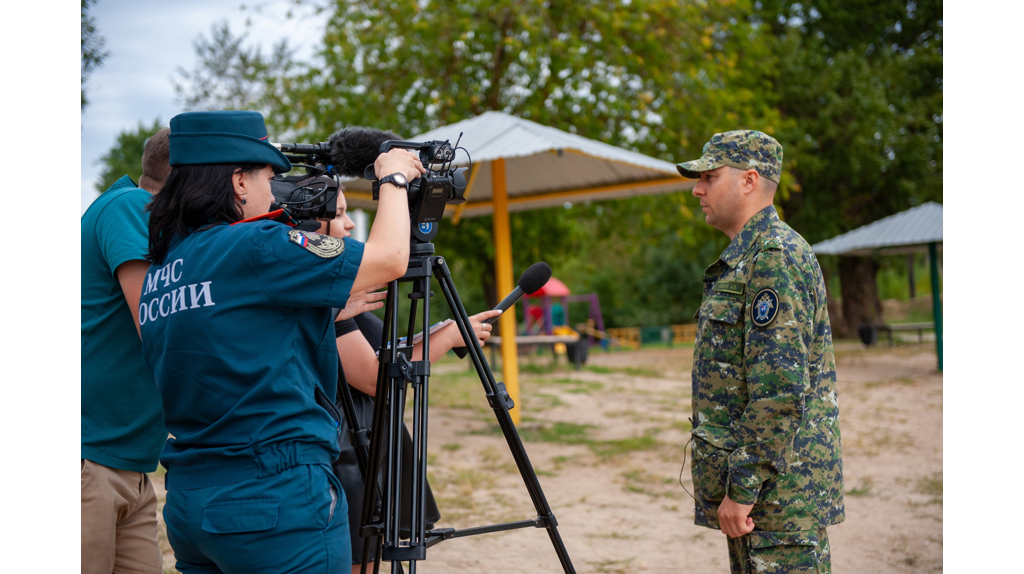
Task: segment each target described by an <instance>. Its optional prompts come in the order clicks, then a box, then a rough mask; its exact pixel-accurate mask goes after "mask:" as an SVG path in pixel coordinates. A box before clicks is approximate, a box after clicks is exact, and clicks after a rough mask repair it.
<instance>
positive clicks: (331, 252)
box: [288, 229, 345, 259]
mask: <svg viewBox="0 0 1024 574" xmlns="http://www.w3.org/2000/svg"><path fill="white" fill-rule="evenodd" d="M288 241H291V242H292V243H294V244H296V245H298V246H299V247H301V248H303V249H305V250H306V251H309V252H310V253H312V254H313V255H316V256H317V257H321V258H323V259H330V258H332V257H337V256H339V255H341V254H342V253H344V252H345V242H344V241H343V240H341V239H338V238H337V237H331V236H330V235H321V234H319V233H311V232H308V231H301V230H299V229H292V230H291V231H289V232H288Z"/></svg>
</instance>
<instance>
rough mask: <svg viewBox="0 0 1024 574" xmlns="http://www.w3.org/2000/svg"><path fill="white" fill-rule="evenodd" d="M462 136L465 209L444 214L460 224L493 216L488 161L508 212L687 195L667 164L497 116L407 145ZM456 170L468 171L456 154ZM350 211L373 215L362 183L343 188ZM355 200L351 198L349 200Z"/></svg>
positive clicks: (447, 128)
mask: <svg viewBox="0 0 1024 574" xmlns="http://www.w3.org/2000/svg"><path fill="white" fill-rule="evenodd" d="M460 133H462V134H463V136H462V142H461V143H460V145H461V146H463V147H465V148H466V149H468V150H469V154H470V156H471V157H472V158H473V166H474V167H473V173H471V174H470V176H469V177H470V181H469V186H468V188H467V190H466V200H467V201H466V203H465V204H463V205H461V206H458V207H456V208H453V207H449V208H448V212H447V213H449V214H457V215H456V220H457V219H459V218H461V217H476V216H481V215H490V214H491V213H493V211H494V202H493V191H494V188H493V184H492V179H493V177H492V171H491V169H492V164H491V162H492V160H496V159H504V160H505V162H506V168H505V169H506V171H507V174H508V177H507V193H508V210H509V211H510V212H512V211H524V210H528V209H537V208H541V207H554V206H558V205H562V204H563V203H565V202H567V201H573V202H578V201H587V200H601V199H619V198H625V197H633V196H637V195H653V194H660V193H670V192H674V191H683V190H687V189H691V188H692V187H693V184H694V183H695V182H694V180H691V179H686V178H684V177H682V176H680V175H679V172H678V171H677V170H676V167H675V164H673V163H670V162H667V161H663V160H660V159H656V158H652V157H649V156H646V155H643V154H640V153H636V152H632V151H629V150H626V149H623V148H620V147H616V146H613V145H609V144H606V143H602V142H599V141H595V140H592V139H588V138H585V137H582V136H578V135H575V134H571V133H567V132H564V131H562V130H559V129H556V128H552V127H548V126H544V125H541V124H538V123H537V122H532V121H530V120H526V119H523V118H518V117H515V116H511V115H509V114H504V113H500V112H486V113H484V114H481V115H479V116H476V117H474V118H470V119H467V120H463V121H461V122H457V123H454V124H450V125H447V126H442V127H439V128H437V129H434V130H431V131H429V132H426V133H424V134H420V135H417V136H414V137H411V138H408V139H410V140H413V141H427V140H444V139H447V140H450V141H451V142H452V143H455V141H456V140H457V139H459V134H460ZM459 159H460V160H461V161H458V163H459V164H460V165H463V166H466V167H468V162H466V161H465V156H464V155H463V154H462V153H460V154H459ZM345 187H346V190H347V191H346V194H345V195H346V197H347V198H348V202H349V206H350V208H354V207H362V208H364V209H376V205H375V204H374V203H373V202H372V201H371V200H370V198H369V194H368V193H366V194H365V195H364V194H363V193H359V192H367V191H369V188H370V184H369V182H368V181H365V180H354V181H350V182H346V183H345ZM353 192H355V193H353Z"/></svg>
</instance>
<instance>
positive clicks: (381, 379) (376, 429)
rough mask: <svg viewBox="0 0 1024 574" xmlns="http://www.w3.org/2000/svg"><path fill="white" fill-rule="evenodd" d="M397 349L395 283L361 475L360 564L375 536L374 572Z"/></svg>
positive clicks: (386, 313) (379, 540)
mask: <svg viewBox="0 0 1024 574" xmlns="http://www.w3.org/2000/svg"><path fill="white" fill-rule="evenodd" d="M397 348H398V281H392V282H390V283H389V284H388V294H387V299H386V302H385V306H384V329H383V333H382V335H381V343H380V347H379V351H378V362H377V391H376V401H375V403H374V409H373V411H374V412H373V423H372V425H371V432H370V438H371V440H370V453H369V461H368V462H369V463H368V464H367V468H366V470H365V471H364V473H363V513H362V522H361V525H360V535H362V536H364V537H365V542H364V550H363V557H364V564H365V561H366V557H367V556H368V554H369V545H370V544H371V541H372V540H373V537H374V536H376V540H377V550H376V552H375V555H376V558H377V560H376V561H375V563H374V572H376V571H377V569H378V568H379V567H380V554H381V547H382V545H383V537H382V536H380V534H381V532H380V531H379V530H377V528H376V527H375V526H374V525H375V524H377V523H378V521H379V520H380V518H379V516H378V505H377V503H378V500H379V498H378V494H380V493H382V491H381V489H380V488H379V487H378V478H377V477H378V475H379V473H380V465H381V458H382V454H383V453H382V448H383V445H384V438H385V437H384V424H385V420H386V418H385V417H386V413H387V410H388V408H389V405H390V404H391V403H392V402H393V401H392V397H391V390H392V385H391V379H390V378H389V377H388V371H389V368H388V365H389V364H390V363H394V361H395V360H396V352H397Z"/></svg>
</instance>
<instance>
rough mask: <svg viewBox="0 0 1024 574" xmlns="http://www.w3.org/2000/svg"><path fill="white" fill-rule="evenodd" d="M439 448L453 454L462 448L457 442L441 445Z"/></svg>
mask: <svg viewBox="0 0 1024 574" xmlns="http://www.w3.org/2000/svg"><path fill="white" fill-rule="evenodd" d="M441 448H443V449H444V450H447V451H449V452H455V451H457V450H459V449H460V448H462V445H461V444H459V443H457V442H450V443H448V444H443V445H441Z"/></svg>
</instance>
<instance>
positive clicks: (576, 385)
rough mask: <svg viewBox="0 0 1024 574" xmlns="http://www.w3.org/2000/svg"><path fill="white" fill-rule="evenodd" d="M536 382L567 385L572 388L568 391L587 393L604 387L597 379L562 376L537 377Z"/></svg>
mask: <svg viewBox="0 0 1024 574" xmlns="http://www.w3.org/2000/svg"><path fill="white" fill-rule="evenodd" d="M537 383H539V384H541V385H569V386H572V387H573V388H571V389H569V391H568V392H570V393H589V392H590V391H600V390H601V389H602V388H604V385H602V384H601V383H599V382H597V381H583V380H580V379H571V378H569V377H562V378H558V379H538V380H537Z"/></svg>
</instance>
